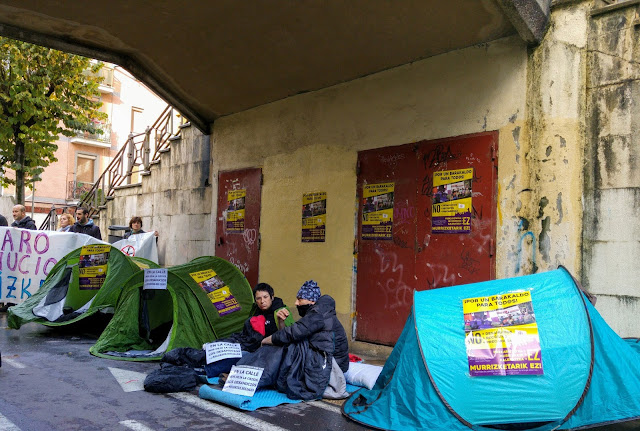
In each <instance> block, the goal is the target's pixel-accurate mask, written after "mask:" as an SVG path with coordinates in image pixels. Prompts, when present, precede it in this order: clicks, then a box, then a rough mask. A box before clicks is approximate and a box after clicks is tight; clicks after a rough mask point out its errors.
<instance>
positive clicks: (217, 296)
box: [189, 269, 242, 316]
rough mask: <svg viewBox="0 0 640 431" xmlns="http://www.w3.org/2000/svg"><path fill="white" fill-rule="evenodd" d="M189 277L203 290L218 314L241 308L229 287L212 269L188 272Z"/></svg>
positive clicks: (221, 314)
mask: <svg viewBox="0 0 640 431" xmlns="http://www.w3.org/2000/svg"><path fill="white" fill-rule="evenodd" d="M189 275H190V276H191V278H193V280H194V281H195V282H196V283H198V285H199V286H200V287H201V288H202V290H204V291H205V293H206V294H207V296H208V297H209V299H210V300H211V302H212V303H213V305H214V306H215V307H216V310H218V314H219V315H220V316H224V315H226V314H229V313H233V312H234V311H238V310H241V309H242V307H241V306H240V304H239V303H238V300H237V299H236V298H235V297H234V296H233V295H232V294H231V289H230V288H229V286H227V285H226V283H225V282H224V281H223V280H222V278H220V276H219V275H218V274H216V272H215V271H214V270H213V269H207V270H204V271H198V272H192V273H189Z"/></svg>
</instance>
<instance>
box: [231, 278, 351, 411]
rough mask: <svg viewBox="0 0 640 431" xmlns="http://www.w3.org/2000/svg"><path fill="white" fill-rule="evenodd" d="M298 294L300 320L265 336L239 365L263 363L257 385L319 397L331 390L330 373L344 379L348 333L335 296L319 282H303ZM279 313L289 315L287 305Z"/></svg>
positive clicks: (305, 397) (291, 394) (300, 396)
mask: <svg viewBox="0 0 640 431" xmlns="http://www.w3.org/2000/svg"><path fill="white" fill-rule="evenodd" d="M296 298H297V299H296V306H297V308H298V314H300V317H301V319H300V320H298V321H297V322H295V323H294V324H293V325H291V326H289V327H285V328H283V329H282V330H280V331H276V332H275V333H273V334H272V335H270V336H268V337H265V338H264V339H263V340H262V345H263V346H262V347H261V348H260V349H258V350H256V351H255V352H253V353H250V354H247V355H245V356H243V357H242V358H241V359H240V360H239V361H238V362H237V365H249V366H254V367H260V368H263V373H262V376H261V377H260V381H259V383H258V388H261V387H267V386H272V387H275V388H276V389H277V390H278V391H280V392H284V393H285V394H286V395H287V397H289V398H291V399H301V400H313V399H319V398H321V397H322V396H323V394H325V391H327V390H328V389H329V388H328V386H329V381H330V379H331V378H333V377H335V378H336V380H340V379H341V380H342V382H344V374H343V373H345V372H347V370H348V369H349V346H348V342H347V334H346V332H345V330H344V328H343V327H342V324H341V323H340V321H339V320H338V318H337V317H336V308H335V306H336V303H335V301H334V299H333V298H332V297H331V296H329V295H321V293H320V288H319V287H318V284H317V283H316V282H315V281H313V280H309V281H307V282H305V283H304V284H303V285H302V287H301V288H300V290H299V291H298V294H297V295H296ZM277 314H278V317H279V318H286V317H289V316H288V315H289V312H288V310H284V309H281V310H280V311H279V312H278V313H277ZM223 377H224V376H223ZM337 386H338V385H336V387H337ZM332 389H334V390H335V389H336V388H332ZM335 392H336V393H338V394H340V393H341V395H338V396H336V398H339V397H343V396H344V395H345V394H346V392H344V391H338V390H336V391H335ZM332 396H333V395H332Z"/></svg>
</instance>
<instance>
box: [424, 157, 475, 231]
mask: <svg viewBox="0 0 640 431" xmlns="http://www.w3.org/2000/svg"><path fill="white" fill-rule="evenodd" d="M472 180H473V168H467V169H457V170H453V171H437V172H434V173H433V199H432V205H431V233H438V234H447V233H449V234H459V233H471V212H472V210H473V208H472V203H471V195H472V189H471V182H472Z"/></svg>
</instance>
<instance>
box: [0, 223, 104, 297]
mask: <svg viewBox="0 0 640 431" xmlns="http://www.w3.org/2000/svg"><path fill="white" fill-rule="evenodd" d="M0 241H1V242H0V302H12V303H14V304H19V303H21V302H23V301H24V300H25V299H27V298H29V297H30V296H31V295H33V294H34V293H36V292H37V290H38V289H39V288H40V286H41V285H42V283H43V282H44V280H45V278H47V275H49V271H51V269H52V268H53V266H54V265H55V264H56V263H58V261H59V260H60V259H62V258H63V257H64V256H65V255H67V254H68V253H70V252H72V251H73V250H75V249H77V248H80V247H82V246H83V245H87V244H107V243H106V242H104V241H100V240H97V239H95V238H93V237H91V236H89V235H85V234H81V233H69V232H53V231H45V230H27V229H18V228H15V227H0Z"/></svg>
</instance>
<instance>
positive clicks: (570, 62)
mask: <svg viewBox="0 0 640 431" xmlns="http://www.w3.org/2000/svg"><path fill="white" fill-rule="evenodd" d="M588 12H589V5H588V4H587V3H586V2H583V3H578V4H573V5H572V6H571V7H566V8H554V9H553V10H552V14H551V20H550V24H549V28H548V31H547V33H546V35H545V37H544V40H543V41H542V42H541V44H540V45H539V46H537V47H535V48H532V49H531V50H530V52H529V65H528V72H527V108H526V121H525V124H524V125H522V126H518V127H513V129H512V131H511V132H512V135H513V138H514V143H515V148H512V149H510V152H509V155H508V156H509V157H511V158H513V161H514V165H513V166H514V169H513V171H512V172H508V171H506V170H502V171H500V172H499V177H500V184H499V209H500V216H501V222H500V224H501V225H502V230H500V229H499V230H498V248H497V252H498V258H499V262H502V265H501V264H499V265H498V276H499V277H501V278H502V277H512V276H518V275H526V274H531V273H535V272H543V271H548V270H552V269H555V268H557V267H558V266H559V265H564V266H565V267H567V269H569V271H571V272H572V273H573V274H576V275H577V274H579V273H580V270H581V260H580V246H581V241H580V240H581V219H582V201H581V196H582V179H583V177H582V160H583V159H582V158H583V142H584V139H585V127H584V116H585V106H586V103H585V101H586V91H585V83H586V58H587V55H586V45H587V34H588V27H587V23H588ZM504 157H505V148H504V147H502V148H501V158H502V159H503V158H504ZM514 238H515V240H514Z"/></svg>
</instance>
